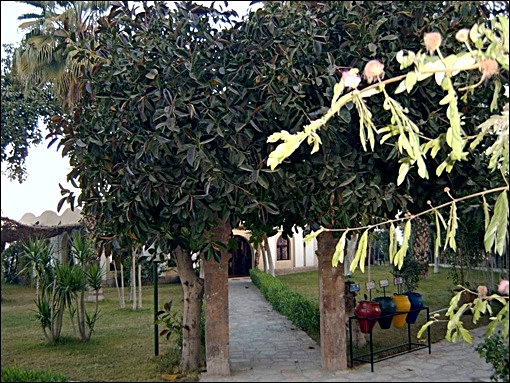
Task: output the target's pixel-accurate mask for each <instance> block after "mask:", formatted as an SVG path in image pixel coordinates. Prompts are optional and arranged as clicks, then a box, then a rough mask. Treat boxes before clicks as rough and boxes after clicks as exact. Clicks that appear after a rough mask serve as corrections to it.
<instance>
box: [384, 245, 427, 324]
mask: <svg viewBox="0 0 510 383" xmlns="http://www.w3.org/2000/svg"><path fill="white" fill-rule="evenodd" d="M421 269H422V266H421V264H420V262H419V261H418V260H416V259H415V258H413V257H412V256H410V255H407V256H406V257H405V258H404V263H403V264H402V267H401V268H400V269H399V268H398V267H397V266H396V265H393V267H392V269H391V273H392V274H393V276H394V277H395V278H398V277H400V278H402V284H403V285H404V289H405V291H404V292H403V293H402V295H405V296H407V297H408V299H409V301H410V303H411V307H410V309H409V313H408V314H407V317H406V318H405V321H406V322H407V323H411V324H412V323H414V322H416V318H417V317H418V314H419V313H420V310H419V309H421V308H423V306H424V302H423V297H422V296H421V294H420V293H417V292H415V291H414V290H415V289H416V288H417V287H418V283H419V281H420V273H421ZM397 311H399V310H397Z"/></svg>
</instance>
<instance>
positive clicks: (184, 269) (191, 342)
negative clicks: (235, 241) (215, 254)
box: [174, 248, 204, 373]
mask: <svg viewBox="0 0 510 383" xmlns="http://www.w3.org/2000/svg"><path fill="white" fill-rule="evenodd" d="M174 254H175V261H176V263H177V270H178V271H179V279H180V280H181V285H182V289H183V292H184V308H183V314H182V324H183V329H182V354H181V364H180V368H181V371H182V372H183V373H187V372H191V371H198V369H199V368H200V365H201V362H202V360H201V340H200V335H201V326H200V322H201V313H202V299H203V297H204V281H203V279H202V278H199V277H198V275H197V274H196V273H195V270H193V260H192V259H191V254H189V253H187V252H185V251H182V249H180V248H178V249H177V250H175V252H174Z"/></svg>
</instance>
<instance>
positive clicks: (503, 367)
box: [476, 333, 509, 382]
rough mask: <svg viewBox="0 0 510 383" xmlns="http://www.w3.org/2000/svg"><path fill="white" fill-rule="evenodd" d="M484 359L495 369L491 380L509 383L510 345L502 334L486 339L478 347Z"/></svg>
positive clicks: (477, 349)
mask: <svg viewBox="0 0 510 383" xmlns="http://www.w3.org/2000/svg"><path fill="white" fill-rule="evenodd" d="M476 351H477V352H478V353H479V354H480V356H481V357H482V358H485V361H486V362H487V363H489V364H492V367H494V374H492V375H491V380H492V381H495V382H508V381H509V380H508V379H509V373H508V351H509V349H508V343H507V342H505V341H504V340H503V337H502V336H501V333H496V334H493V335H491V336H490V337H488V338H485V341H484V342H483V343H480V344H479V345H478V346H477V347H476Z"/></svg>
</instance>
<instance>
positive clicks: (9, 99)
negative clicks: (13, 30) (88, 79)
mask: <svg viewBox="0 0 510 383" xmlns="http://www.w3.org/2000/svg"><path fill="white" fill-rule="evenodd" d="M3 48H4V50H5V53H6V55H5V57H4V56H3V54H2V60H1V61H2V125H1V127H2V129H1V135H2V155H1V159H2V165H4V164H5V165H6V169H5V174H6V175H7V177H8V178H10V179H11V180H17V181H18V182H19V183H22V182H23V181H24V180H25V179H26V166H25V159H26V157H27V156H28V149H29V148H30V147H31V146H35V145H38V144H40V143H41V142H42V139H43V134H42V133H43V132H42V131H41V129H40V128H39V125H38V124H39V122H44V123H48V122H49V119H50V117H51V116H52V115H54V114H56V113H59V112H60V109H59V108H58V106H57V105H56V103H55V101H54V99H53V96H52V93H51V86H50V85H47V86H45V87H44V88H43V89H38V88H36V87H35V86H34V87H31V88H29V89H27V90H25V89H24V87H23V86H22V85H21V84H20V83H19V82H18V81H17V80H16V78H15V76H14V73H13V69H12V57H13V50H14V46H13V45H12V44H3Z"/></svg>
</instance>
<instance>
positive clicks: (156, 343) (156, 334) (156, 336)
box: [152, 261, 159, 356]
mask: <svg viewBox="0 0 510 383" xmlns="http://www.w3.org/2000/svg"><path fill="white" fill-rule="evenodd" d="M152 266H153V270H154V321H156V319H157V318H158V263H157V262H156V261H154V262H153V263H152ZM154 355H155V356H158V355H159V330H158V325H157V323H156V322H154Z"/></svg>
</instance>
